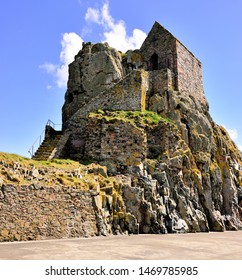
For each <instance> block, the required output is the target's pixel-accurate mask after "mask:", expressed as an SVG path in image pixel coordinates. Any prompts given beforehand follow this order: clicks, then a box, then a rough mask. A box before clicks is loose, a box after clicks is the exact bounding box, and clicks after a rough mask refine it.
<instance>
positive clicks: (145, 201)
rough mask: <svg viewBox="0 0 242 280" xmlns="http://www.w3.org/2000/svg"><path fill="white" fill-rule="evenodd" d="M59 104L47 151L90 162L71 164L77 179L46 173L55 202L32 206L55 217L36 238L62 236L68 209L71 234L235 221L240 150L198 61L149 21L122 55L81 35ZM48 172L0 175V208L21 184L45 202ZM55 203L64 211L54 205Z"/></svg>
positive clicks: (241, 200) (219, 226)
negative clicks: (19, 179)
mask: <svg viewBox="0 0 242 280" xmlns="http://www.w3.org/2000/svg"><path fill="white" fill-rule="evenodd" d="M62 112H63V130H62V136H61V138H60V140H59V142H58V144H57V146H56V148H55V150H54V152H53V153H52V157H54V158H67V159H69V158H71V159H73V160H76V161H79V162H82V163H92V165H93V164H94V166H95V168H94V167H93V168H89V169H88V171H87V174H86V175H85V172H84V171H83V170H85V168H84V167H80V166H79V168H81V170H82V171H81V173H80V174H81V175H82V178H79V179H78V180H79V181H78V180H77V179H73V181H70V178H69V177H68V176H66V175H65V176H64V178H65V179H66V180H61V181H60V178H59V181H56V180H54V181H52V184H51V193H56V197H57V198H58V199H57V203H59V204H58V205H57V207H56V209H55V210H53V211H52V210H51V211H50V209H52V208H51V206H45V207H44V208H42V206H41V209H40V210H39V211H37V210H34V212H33V213H37V212H38V213H42V214H41V215H44V214H43V213H45V214H46V215H48V216H50V217H53V215H52V216H51V212H53V213H55V217H58V220H60V221H61V222H60V226H59V227H53V226H52V227H51V229H52V230H53V231H52V232H55V234H52V235H51V234H49V235H47V236H46V238H47V237H51V236H52V237H60V236H64V237H65V236H66V235H65V234H64V231H65V230H64V229H65V227H66V224H65V222H63V221H64V220H66V219H67V217H70V216H71V217H72V219H73V221H74V223H75V225H77V228H78V236H85V235H88V236H93V235H97V234H103V235H107V234H110V233H113V234H119V233H125V232H126V233H135V234H136V233H175V232H206V231H211V230H212V231H224V230H239V229H242V154H241V152H240V151H239V150H238V148H237V147H236V145H235V144H234V143H233V141H232V140H231V139H230V137H229V135H228V133H227V132H226V130H225V129H224V128H223V127H221V126H219V125H217V124H215V123H214V121H213V120H212V118H211V116H210V114H209V106H208V103H207V100H206V98H205V96H204V92H203V82H202V69H201V62H200V61H199V60H198V59H197V58H196V57H195V56H194V55H193V54H192V53H191V52H190V51H189V50H188V49H187V48H186V47H185V46H184V45H183V44H182V43H181V42H180V41H179V40H177V39H176V38H175V37H174V36H173V35H172V34H171V33H170V32H169V31H167V30H165V29H164V28H163V27H162V26H161V25H159V24H158V23H155V24H154V26H153V28H152V30H151V31H150V33H149V34H148V36H147V38H146V40H145V41H144V43H143V45H142V47H141V48H140V50H133V51H132V50H129V51H128V52H127V53H125V54H122V53H121V52H118V51H116V50H115V49H113V48H110V47H109V46H108V44H107V43H105V44H101V43H98V44H91V43H86V44H84V45H83V48H82V50H81V51H80V52H79V53H78V54H77V55H76V57H75V60H74V62H73V63H71V64H70V67H69V81H68V89H67V92H66V95H65V103H64V106H63V109H62ZM5 168H6V167H5ZM94 169H95V171H94ZM5 171H6V170H5ZM5 171H4V169H3V172H5ZM14 172H15V171H14ZM48 172H52V171H48ZM48 172H46V173H45V175H44V176H42V175H41V176H40V175H39V176H37V177H35V179H34V180H33V179H28V180H29V181H32V180H33V181H36V180H37V181H38V184H40V185H41V188H42V189H41V191H40V190H35V189H34V188H32V187H31V186H32V183H31V184H30V183H28V184H27V185H26V184H25V185H24V186H22V183H19V184H20V185H21V187H20V189H18V188H16V186H15V185H16V184H13V181H12V180H10V179H11V178H12V179H14V178H15V177H13V176H12V175H11V176H10V177H9V178H10V179H9V178H8V176H7V179H6V178H5V177H4V178H3V179H2V190H3V191H2V194H1V193H0V207H1V205H2V209H8V210H7V211H8V215H9V213H11V211H10V210H9V208H8V207H9V204H8V199H10V200H11V201H14V200H15V199H17V197H18V196H19V195H20V196H21V192H24V194H25V195H27V196H29V195H30V193H31V194H33V197H34V200H35V201H36V202H38V203H37V204H33V205H35V206H34V207H39V205H42V203H41V201H42V200H44V201H47V203H46V204H45V205H49V204H50V205H51V201H50V198H49V197H50V196H49V190H46V185H45V184H47V183H46V181H45V176H47V173H48ZM55 172H57V174H58V172H59V171H55ZM82 172H84V173H82ZM96 173H97V174H96ZM3 174H4V173H3ZM20 174H22V171H21V172H20ZM39 174H40V172H39ZM47 177H48V176H47ZM57 179H58V176H57ZM62 179H63V178H62ZM8 180H10V181H11V182H10V185H9V182H8ZM24 180H25V177H24ZM0 182H1V181H0ZM63 182H65V184H64V186H63ZM78 182H79V183H78ZM15 183H16V182H15ZM59 184H61V186H60V188H61V193H62V195H59V194H58V189H59ZM78 184H79V185H78ZM47 185H48V184H47ZM76 185H77V186H79V187H78V188H80V190H78V191H76V190H75V189H76ZM8 188H10V189H11V190H13V194H11V191H8ZM19 190H20V192H19ZM26 190H27V191H26ZM30 190H31V191H30ZM1 197H2V198H1ZM66 198H67V199H66ZM1 203H2V204H1ZM19 203H26V201H25V202H23V201H21V202H19ZM36 205H38V206H36ZM70 205H74V206H70ZM14 207H15V206H14ZM28 207H31V206H30V204H29V205H28ZM23 208H24V207H23ZM61 208H63V209H67V208H68V209H69V208H70V209H72V210H73V214H71V213H72V212H71V211H72V210H70V209H69V210H66V211H67V212H64V214H61V211H60V209H61ZM13 209H15V208H13ZM16 209H17V208H16ZM36 209H37V208H36ZM43 209H44V210H43ZM4 211H5V210H4ZM45 211H46V212H45ZM17 212H18V211H17V210H16V211H13V213H14V215H16V216H14V217H12V216H11V215H10V216H11V219H12V220H11V221H13V220H14V219H16V217H18V216H17V214H16V213H17ZM31 215H32V214H31V213H29V217H32V216H31ZM4 219H6V216H5V218H4ZM26 219H27V218H26ZM31 219H32V218H31ZM53 219H54V217H53ZM68 219H69V218H68ZM9 221H10V220H9V219H8V223H10V222H9ZM41 221H42V220H41V218H39V220H38V221H36V220H35V224H38V225H39V224H41V223H42V222H41ZM86 222H87V223H88V226H87V224H86ZM2 224H4V223H2ZM10 224H11V223H10ZM32 227H34V224H32ZM37 228H39V226H37ZM84 229H85V230H84ZM3 230H4V232H3V235H7V234H6V232H7V231H6V230H5V228H4V229H3ZM7 230H8V229H7ZM29 230H30V228H29ZM38 231H39V229H38ZM85 232H87V234H86V233H85ZM8 233H9V234H10V231H9V230H8ZM9 234H8V235H7V236H9ZM12 236H15V235H12ZM23 236H26V234H24V235H23ZM34 236H35V237H36V236H37V235H36V234H35V235H34ZM40 236H42V237H43V235H41V234H40ZM73 236H75V235H71V237H73ZM42 237H41V238H42ZM24 238H26V237H23V239H24ZM4 240H5V239H4ZM9 240H10V238H9ZM21 240H22V239H21Z"/></svg>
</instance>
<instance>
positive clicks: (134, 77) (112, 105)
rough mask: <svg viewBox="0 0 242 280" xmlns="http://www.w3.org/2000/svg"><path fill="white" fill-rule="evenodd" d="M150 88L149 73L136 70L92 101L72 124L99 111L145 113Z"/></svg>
mask: <svg viewBox="0 0 242 280" xmlns="http://www.w3.org/2000/svg"><path fill="white" fill-rule="evenodd" d="M148 87H149V73H148V72H146V71H144V70H134V71H133V72H131V73H130V74H129V75H127V76H126V77H125V78H124V79H123V80H121V81H120V82H119V83H117V84H114V85H113V87H112V88H110V89H109V90H107V91H105V92H103V93H101V94H99V95H98V96H96V97H95V98H93V99H91V100H90V101H89V103H87V104H86V106H85V107H83V108H80V109H79V110H78V111H77V112H76V113H75V114H74V115H73V116H72V117H71V118H70V122H74V123H78V122H79V119H80V117H86V116H87V115H88V114H89V113H91V112H95V111H97V110H98V109H102V110H114V111H115V110H116V111H119V110H122V111H143V110H145V106H146V104H145V101H146V91H147V90H148ZM64 129H65V125H64Z"/></svg>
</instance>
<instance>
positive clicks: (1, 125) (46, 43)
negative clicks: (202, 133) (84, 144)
mask: <svg viewBox="0 0 242 280" xmlns="http://www.w3.org/2000/svg"><path fill="white" fill-rule="evenodd" d="M241 13H242V1H241V0H231V1H225V0H220V1H218V0H212V1H211V0H200V1H199V0H196V1H195V0H183V1H180V0H169V1H167V0H150V1H147V0H132V1H131V0H120V1H119V0H109V1H93V0H90V1H88V0H87V1H84V0H61V1H60V0H42V1H32V0H22V1H18V0H8V1H1V3H0V36H1V43H0V87H1V89H0V97H1V99H0V100H1V101H0V102H1V103H0V104H1V110H0V151H4V152H10V153H17V154H20V155H23V156H29V154H28V149H29V147H30V146H31V145H32V144H33V142H34V141H35V139H36V138H37V137H38V136H39V135H40V133H41V132H42V131H43V129H44V126H45V124H46V122H47V120H48V119H51V120H52V121H53V122H55V123H61V107H62V105H63V102H64V94H65V90H66V79H67V75H66V71H67V65H68V63H70V62H71V61H72V59H73V57H74V55H75V53H76V52H77V51H78V49H80V48H81V44H82V41H85V42H87V41H92V42H99V41H108V42H109V44H110V45H111V46H113V47H116V48H118V49H119V50H122V51H125V50H126V49H128V48H134V47H139V45H140V44H141V42H142V40H143V39H144V37H145V34H147V33H148V32H149V30H150V29H151V27H152V25H153V23H154V22H155V21H158V22H160V23H161V24H162V25H163V26H164V27H165V28H167V29H168V30H169V31H170V32H171V33H173V34H174V36H175V37H177V38H178V39H179V40H180V41H181V42H182V43H183V44H184V45H185V46H186V47H187V48H188V49H189V50H191V52H192V53H193V54H194V55H195V56H196V57H197V58H198V59H199V60H200V61H201V62H202V65H203V79H204V88H205V95H206V97H207V99H208V101H209V104H210V114H211V115H212V117H213V119H214V120H215V121H216V122H217V123H218V124H220V125H224V126H225V127H226V128H227V129H228V130H229V132H230V134H231V136H232V137H233V139H234V140H235V142H236V143H237V145H238V146H240V147H241V148H242V122H241V120H242V106H241V104H242V87H241V65H242V32H241V29H242V17H241Z"/></svg>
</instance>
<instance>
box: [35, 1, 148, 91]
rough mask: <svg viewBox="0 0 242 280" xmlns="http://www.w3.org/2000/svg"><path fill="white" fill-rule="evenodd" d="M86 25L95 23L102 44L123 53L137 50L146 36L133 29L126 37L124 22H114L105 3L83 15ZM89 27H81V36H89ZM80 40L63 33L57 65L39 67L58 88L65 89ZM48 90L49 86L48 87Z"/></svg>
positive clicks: (89, 9) (49, 64)
mask: <svg viewBox="0 0 242 280" xmlns="http://www.w3.org/2000/svg"><path fill="white" fill-rule="evenodd" d="M85 20H86V22H87V23H95V24H98V25H99V26H101V28H102V29H103V30H102V34H103V38H104V40H103V42H108V44H109V45H110V46H111V47H114V48H116V49H117V50H121V51H123V52H125V51H127V50H129V49H137V48H139V47H140V46H141V44H142V43H143V41H144V39H145V38H146V34H145V33H144V32H143V31H142V30H139V29H134V30H133V33H132V36H128V35H127V31H126V26H125V22H124V21H122V20H118V21H116V20H115V19H114V18H113V17H112V16H111V15H110V12H109V4H108V2H105V3H104V4H103V6H102V7H101V8H100V9H96V8H92V7H89V8H88V9H87V12H86V14H85ZM90 32H91V29H90V25H89V26H88V25H87V26H84V27H83V33H82V34H83V36H84V35H85V34H90ZM82 43H83V40H82V38H81V37H80V36H79V35H78V34H76V33H74V32H70V33H64V34H63V36H62V40H61V46H62V50H61V53H60V57H59V63H58V64H53V63H50V62H45V63H44V64H42V65H40V68H42V69H44V70H45V71H46V72H47V73H48V74H51V75H53V76H54V79H55V83H56V84H57V86H58V87H60V88H65V87H66V85H67V80H68V64H70V63H71V62H72V61H73V60H74V56H75V55H76V54H77V53H78V51H79V50H80V49H81V48H82ZM48 88H50V86H48Z"/></svg>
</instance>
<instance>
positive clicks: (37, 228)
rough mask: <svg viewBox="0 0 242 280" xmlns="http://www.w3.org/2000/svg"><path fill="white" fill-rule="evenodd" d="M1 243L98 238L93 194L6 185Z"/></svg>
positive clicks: (0, 208) (0, 217)
mask: <svg viewBox="0 0 242 280" xmlns="http://www.w3.org/2000/svg"><path fill="white" fill-rule="evenodd" d="M0 212H1V215H0V241H14V240H17V241H21V240H36V239H50V238H71V237H84V236H95V235H96V234H97V233H98V230H97V226H96V216H95V211H94V207H93V195H92V194H91V192H90V191H83V190H80V189H74V188H66V187H62V186H58V187H45V188H43V187H39V186H38V184H33V185H23V186H16V185H5V186H3V187H2V188H1V196H0Z"/></svg>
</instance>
